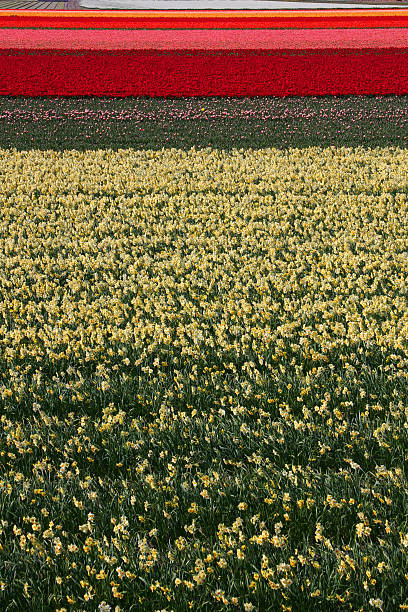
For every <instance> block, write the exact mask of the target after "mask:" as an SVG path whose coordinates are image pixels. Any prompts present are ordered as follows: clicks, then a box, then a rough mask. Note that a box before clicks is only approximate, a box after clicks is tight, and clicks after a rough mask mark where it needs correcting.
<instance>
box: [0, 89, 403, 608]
mask: <svg viewBox="0 0 408 612" xmlns="http://www.w3.org/2000/svg"><path fill="white" fill-rule="evenodd" d="M407 108H408V107H407V98H405V97H403V98H398V97H395V96H392V97H386V98H381V97H376V98H365V97H364V96H359V97H357V98H351V99H348V98H347V99H343V98H340V99H334V98H329V97H323V98H315V99H309V98H301V99H299V98H296V99H285V100H283V99H277V98H256V99H248V98H240V99H231V98H218V99H208V98H206V99H199V98H198V99H197V98H185V99H183V98H178V99H166V100H164V99H160V100H159V99H157V98H153V99H140V98H138V99H109V100H106V99H87V98H85V99H79V100H78V99H75V98H71V99H64V98H62V99H52V100H49V99H47V98H34V99H30V98H7V99H4V98H2V99H0V122H1V125H0V127H1V129H0V140H1V148H0V175H1V177H2V178H1V193H0V197H1V203H2V205H1V207H0V226H1V228H2V232H1V235H0V294H1V295H2V300H1V302H0V411H1V419H0V472H1V476H0V492H1V495H2V500H3V503H2V510H1V523H0V609H5V610H6V609H8V610H10V611H12V612H15V611H23V610H41V611H42V612H56V611H58V612H71V611H72V612H74V611H78V610H81V611H83V612H96V611H98V612H107V611H109V610H111V611H112V612H114V611H115V612H127V611H128V610H131V609H132V607H133V608H134V609H140V610H143V611H144V612H155V611H157V610H161V611H163V610H168V612H170V610H174V611H177V612H179V611H180V612H181V611H183V612H184V610H190V609H192V610H197V612H206V611H207V610H217V611H218V610H224V609H227V608H228V609H230V610H237V611H239V612H241V610H243V611H245V612H275V611H276V610H282V611H283V612H300V611H303V610H314V609H322V610H336V611H337V610H348V609H351V610H372V609H374V610H375V609H379V610H387V611H388V610H405V609H407V608H408V600H407V597H406V589H405V588H404V585H405V584H406V583H407V580H408V568H407V560H406V550H407V547H408V533H407V522H406V507H407V503H408V481H407V475H406V469H405V467H406V452H407V445H408V433H407V432H408V428H407V407H406V398H407V396H408V378H407V367H408V359H407V356H408V325H407V307H408V296H407V290H406V287H407V284H408V244H407V235H408V215H407V212H408V180H407V173H406V167H407V164H408V150H407V145H406V138H407V137H408V130H407ZM222 118H224V119H225V125H224V126H223V125H222ZM234 120H235V121H237V120H239V122H238V123H234V124H233V123H232V122H233V121H234ZM113 121H116V122H118V123H121V126H123V125H124V124H125V125H126V126H127V127H126V128H125V129H124V134H125V135H126V134H127V135H128V136H129V138H130V139H131V140H130V141H128V142H126V141H125V140H124V138H123V137H122V140H120V139H118V138H117V134H118V131H117V129H116V131H115V130H112V129H111V126H112V122H113ZM248 122H249V125H250V126H251V129H250V130H249V131H250V132H251V137H252V142H249V141H248V142H246V143H242V144H237V146H233V147H230V149H229V150H227V149H226V147H225V146H224V141H225V132H224V131H223V130H225V126H227V127H228V129H229V130H230V132H229V140H230V145H231V143H233V141H234V139H235V141H236V142H237V143H238V142H239V140H240V138H241V136H242V135H243V131H242V129H241V126H243V125H244V124H245V123H247V124H248ZM268 122H269V123H268ZM56 123H58V125H59V129H60V136H59V137H58V138H54V137H53V130H54V128H55V124H56ZM189 123H191V124H192V128H191V130H190V132H191V136H192V138H194V139H195V140H194V142H193V141H192V142H191V143H190V144H194V146H187V147H185V146H184V148H183V146H181V145H178V144H177V140H176V138H178V139H179V142H180V140H181V135H182V134H183V133H187V132H188V130H187V129H186V125H188V124H189ZM203 125H206V132H207V134H209V135H210V138H211V141H212V142H211V144H208V142H207V143H206V146H205V147H201V148H199V146H200V145H202V144H203V142H204V139H203V138H202V135H201V134H200V131H199V130H198V129H197V127H200V129H201V130H202V131H203ZM265 125H268V127H269V133H272V132H274V138H275V140H276V141H278V142H280V145H281V148H278V147H275V146H268V142H266V143H265V142H264V143H262V142H260V134H261V132H262V131H264V127H265ZM141 126H143V127H142V128H141ZM325 126H329V127H330V129H327V130H326V129H325ZM11 127H12V128H13V129H15V130H16V132H15V138H12V139H11V141H10V142H9V143H8V144H7V146H6V144H5V142H4V141H5V139H6V138H9V136H10V135H11V131H10V128H11ZM258 128H259V129H258ZM294 128H297V130H298V132H299V131H300V132H301V134H300V136H302V137H303V138H305V139H306V140H305V142H303V143H302V142H301V141H299V139H298V137H299V134H297V135H296V130H295V129H294ZM306 128H307V129H308V130H309V132H307V131H306ZM347 128H350V129H347ZM140 129H146V132H148V139H147V140H146V141H145V142H143V143H141V142H140V141H138V140H137V139H136V137H135V134H136V132H139V130H140ZM165 129H167V130H168V131H167V132H166V131H165ZM171 129H173V132H174V138H173V139H172V140H170V138H169V140H168V141H167V140H166V138H167V137H168V135H169V130H171ZM17 130H18V133H17ZM234 130H235V131H234ZM247 130H248V127H247ZM351 130H354V132H353V134H351V133H350V132H351ZM47 134H48V139H46V138H45V136H46V135H47ZM166 134H167V136H166ZM308 134H310V139H311V138H312V136H313V137H314V138H315V139H316V140H315V141H314V144H315V145H316V146H312V147H311V146H307V144H308V143H307V140H308V138H309V137H308ZM97 135H98V136H97ZM376 135H377V145H376V146H374V145H375V137H376ZM69 136H70V138H69ZM363 136H367V137H368V138H370V137H371V138H372V141H370V144H369V145H368V143H366V146H361V143H362V141H363ZM87 137H88V138H89V144H88V148H86V147H83V146H82V145H83V143H84V142H85V141H86V140H87ZM97 138H99V140H97ZM132 138H133V140H132ZM395 138H400V141H398V145H399V146H396V141H395ZM328 139H330V145H331V146H329V147H328V146H326V144H327V140H328ZM344 139H346V140H344ZM347 139H348V140H347ZM353 139H354V140H353ZM404 139H405V144H404ZM271 141H272V138H271ZM271 141H270V142H269V145H270V144H271ZM76 142H77V145H78V146H77V147H76V146H75V145H76ZM142 144H143V146H141V145H142ZM184 144H185V143H184ZM309 144H310V142H309ZM121 145H122V146H121ZM256 145H258V148H256ZM292 145H300V146H295V147H294V146H292ZM92 147H94V150H90V149H91V148H92ZM80 148H81V150H79V149H80ZM41 149H42V150H41Z"/></svg>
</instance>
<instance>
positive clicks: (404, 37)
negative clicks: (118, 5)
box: [0, 9, 408, 97]
mask: <svg viewBox="0 0 408 612" xmlns="http://www.w3.org/2000/svg"><path fill="white" fill-rule="evenodd" d="M19 13H21V11H17V13H16V11H14V12H13V11H0V32H1V36H0V95H2V96H109V97H112V96H115V97H126V96H149V97H186V96H196V97H197V96H206V97H214V96H223V97H226V96H230V97H240V96H241V97H248V96H250V97H254V96H279V97H283V96H320V95H331V96H339V95H362V94H363V95H390V94H398V95H407V94H408V63H407V59H406V56H407V49H408V33H407V32H408V30H407V22H408V10H406V9H393V10H375V9H374V10H366V11H364V10H358V9H357V10H351V11H344V12H342V11H324V10H323V11H236V12H235V15H234V11H196V12H195V11H191V12H189V11H171V12H169V13H167V12H166V11H147V12H143V11H142V12H140V11H134V12H133V13H132V12H131V11H97V12H96V13H95V12H94V13H92V11H84V13H83V14H81V13H80V14H79V15H78V14H75V11H54V12H53V11H44V12H43V14H42V15H40V14H39V13H38V11H37V12H35V11H24V15H21V14H19ZM45 13H46V14H45ZM195 13H200V14H198V15H197V14H195Z"/></svg>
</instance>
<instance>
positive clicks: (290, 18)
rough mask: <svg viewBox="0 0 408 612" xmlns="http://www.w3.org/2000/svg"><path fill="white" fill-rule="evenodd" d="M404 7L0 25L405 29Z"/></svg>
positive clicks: (135, 15) (40, 14)
mask: <svg viewBox="0 0 408 612" xmlns="http://www.w3.org/2000/svg"><path fill="white" fill-rule="evenodd" d="M406 27H408V9H390V10H385V9H380V10H377V9H367V10H364V9H354V10H343V9H342V10H324V11H321V10H320V11H319V10H311V11H288V10H286V11H80V12H78V11H27V10H14V11H12V10H8V11H7V10H5V11H0V28H63V29H70V28H84V29H98V28H109V29H158V28H164V29H183V28H185V29H190V30H191V29H221V28H224V29H225V28H231V29H253V28H256V29H258V28H261V29H281V28H289V29H304V28H327V29H334V28H406Z"/></svg>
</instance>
